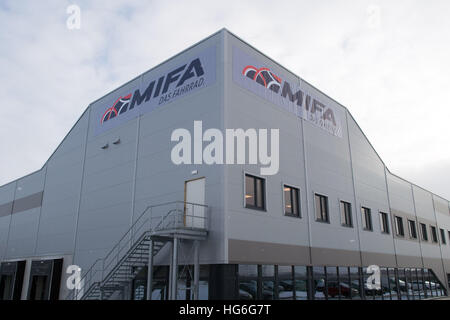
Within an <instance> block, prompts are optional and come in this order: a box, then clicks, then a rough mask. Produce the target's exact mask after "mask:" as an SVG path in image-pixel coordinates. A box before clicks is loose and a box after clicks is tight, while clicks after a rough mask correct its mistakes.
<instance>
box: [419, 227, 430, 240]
mask: <svg viewBox="0 0 450 320" xmlns="http://www.w3.org/2000/svg"><path fill="white" fill-rule="evenodd" d="M420 228H421V229H422V240H423V241H428V232H427V226H426V225H425V223H421V224H420Z"/></svg>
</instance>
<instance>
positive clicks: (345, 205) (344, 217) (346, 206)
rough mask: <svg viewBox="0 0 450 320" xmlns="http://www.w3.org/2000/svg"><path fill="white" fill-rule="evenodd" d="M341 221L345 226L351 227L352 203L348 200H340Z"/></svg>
mask: <svg viewBox="0 0 450 320" xmlns="http://www.w3.org/2000/svg"><path fill="white" fill-rule="evenodd" d="M341 221H342V225H343V226H346V227H353V221H352V205H351V203H349V202H345V201H341Z"/></svg>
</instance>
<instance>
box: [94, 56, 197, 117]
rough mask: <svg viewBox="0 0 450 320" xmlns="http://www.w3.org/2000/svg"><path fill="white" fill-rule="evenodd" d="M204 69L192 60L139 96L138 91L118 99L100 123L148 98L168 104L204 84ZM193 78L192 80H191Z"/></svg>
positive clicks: (150, 85) (155, 82) (160, 78)
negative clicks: (157, 99)
mask: <svg viewBox="0 0 450 320" xmlns="http://www.w3.org/2000/svg"><path fill="white" fill-rule="evenodd" d="M204 74H205V71H204V68H203V66H202V63H201V61H200V58H195V59H193V60H192V61H191V62H190V63H189V64H184V65H182V66H180V67H178V68H175V69H174V70H172V71H170V72H168V73H167V74H166V75H164V76H161V77H159V78H158V79H157V80H156V79H155V80H152V81H150V83H149V84H148V86H147V88H146V89H145V91H144V93H142V94H141V92H140V90H139V89H136V90H135V91H134V94H131V93H129V94H127V95H125V96H121V97H119V98H118V99H117V100H116V101H115V102H114V104H113V105H112V106H111V107H109V108H108V109H106V111H105V112H104V113H103V115H102V118H101V119H100V123H101V124H103V123H105V122H106V121H108V120H111V119H113V118H116V117H117V116H120V115H121V114H123V113H125V112H127V111H129V110H132V109H134V107H135V106H139V105H140V104H141V103H143V102H147V101H149V100H150V98H152V99H154V98H157V97H158V98H159V101H158V103H157V104H158V105H161V104H163V103H166V102H169V101H171V100H173V99H175V98H177V97H179V96H181V95H184V94H186V93H188V92H190V91H192V90H194V89H196V88H199V87H202V86H203V85H204V84H205V78H204V77H203V75H204ZM193 78H194V79H193Z"/></svg>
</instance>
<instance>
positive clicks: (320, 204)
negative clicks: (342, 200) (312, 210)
mask: <svg viewBox="0 0 450 320" xmlns="http://www.w3.org/2000/svg"><path fill="white" fill-rule="evenodd" d="M315 203H316V220H317V221H321V222H329V220H328V197H326V196H322V195H320V194H316V195H315Z"/></svg>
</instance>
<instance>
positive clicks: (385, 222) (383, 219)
mask: <svg viewBox="0 0 450 320" xmlns="http://www.w3.org/2000/svg"><path fill="white" fill-rule="evenodd" d="M380 225H381V232H382V233H389V219H388V214H387V213H386V212H380Z"/></svg>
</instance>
